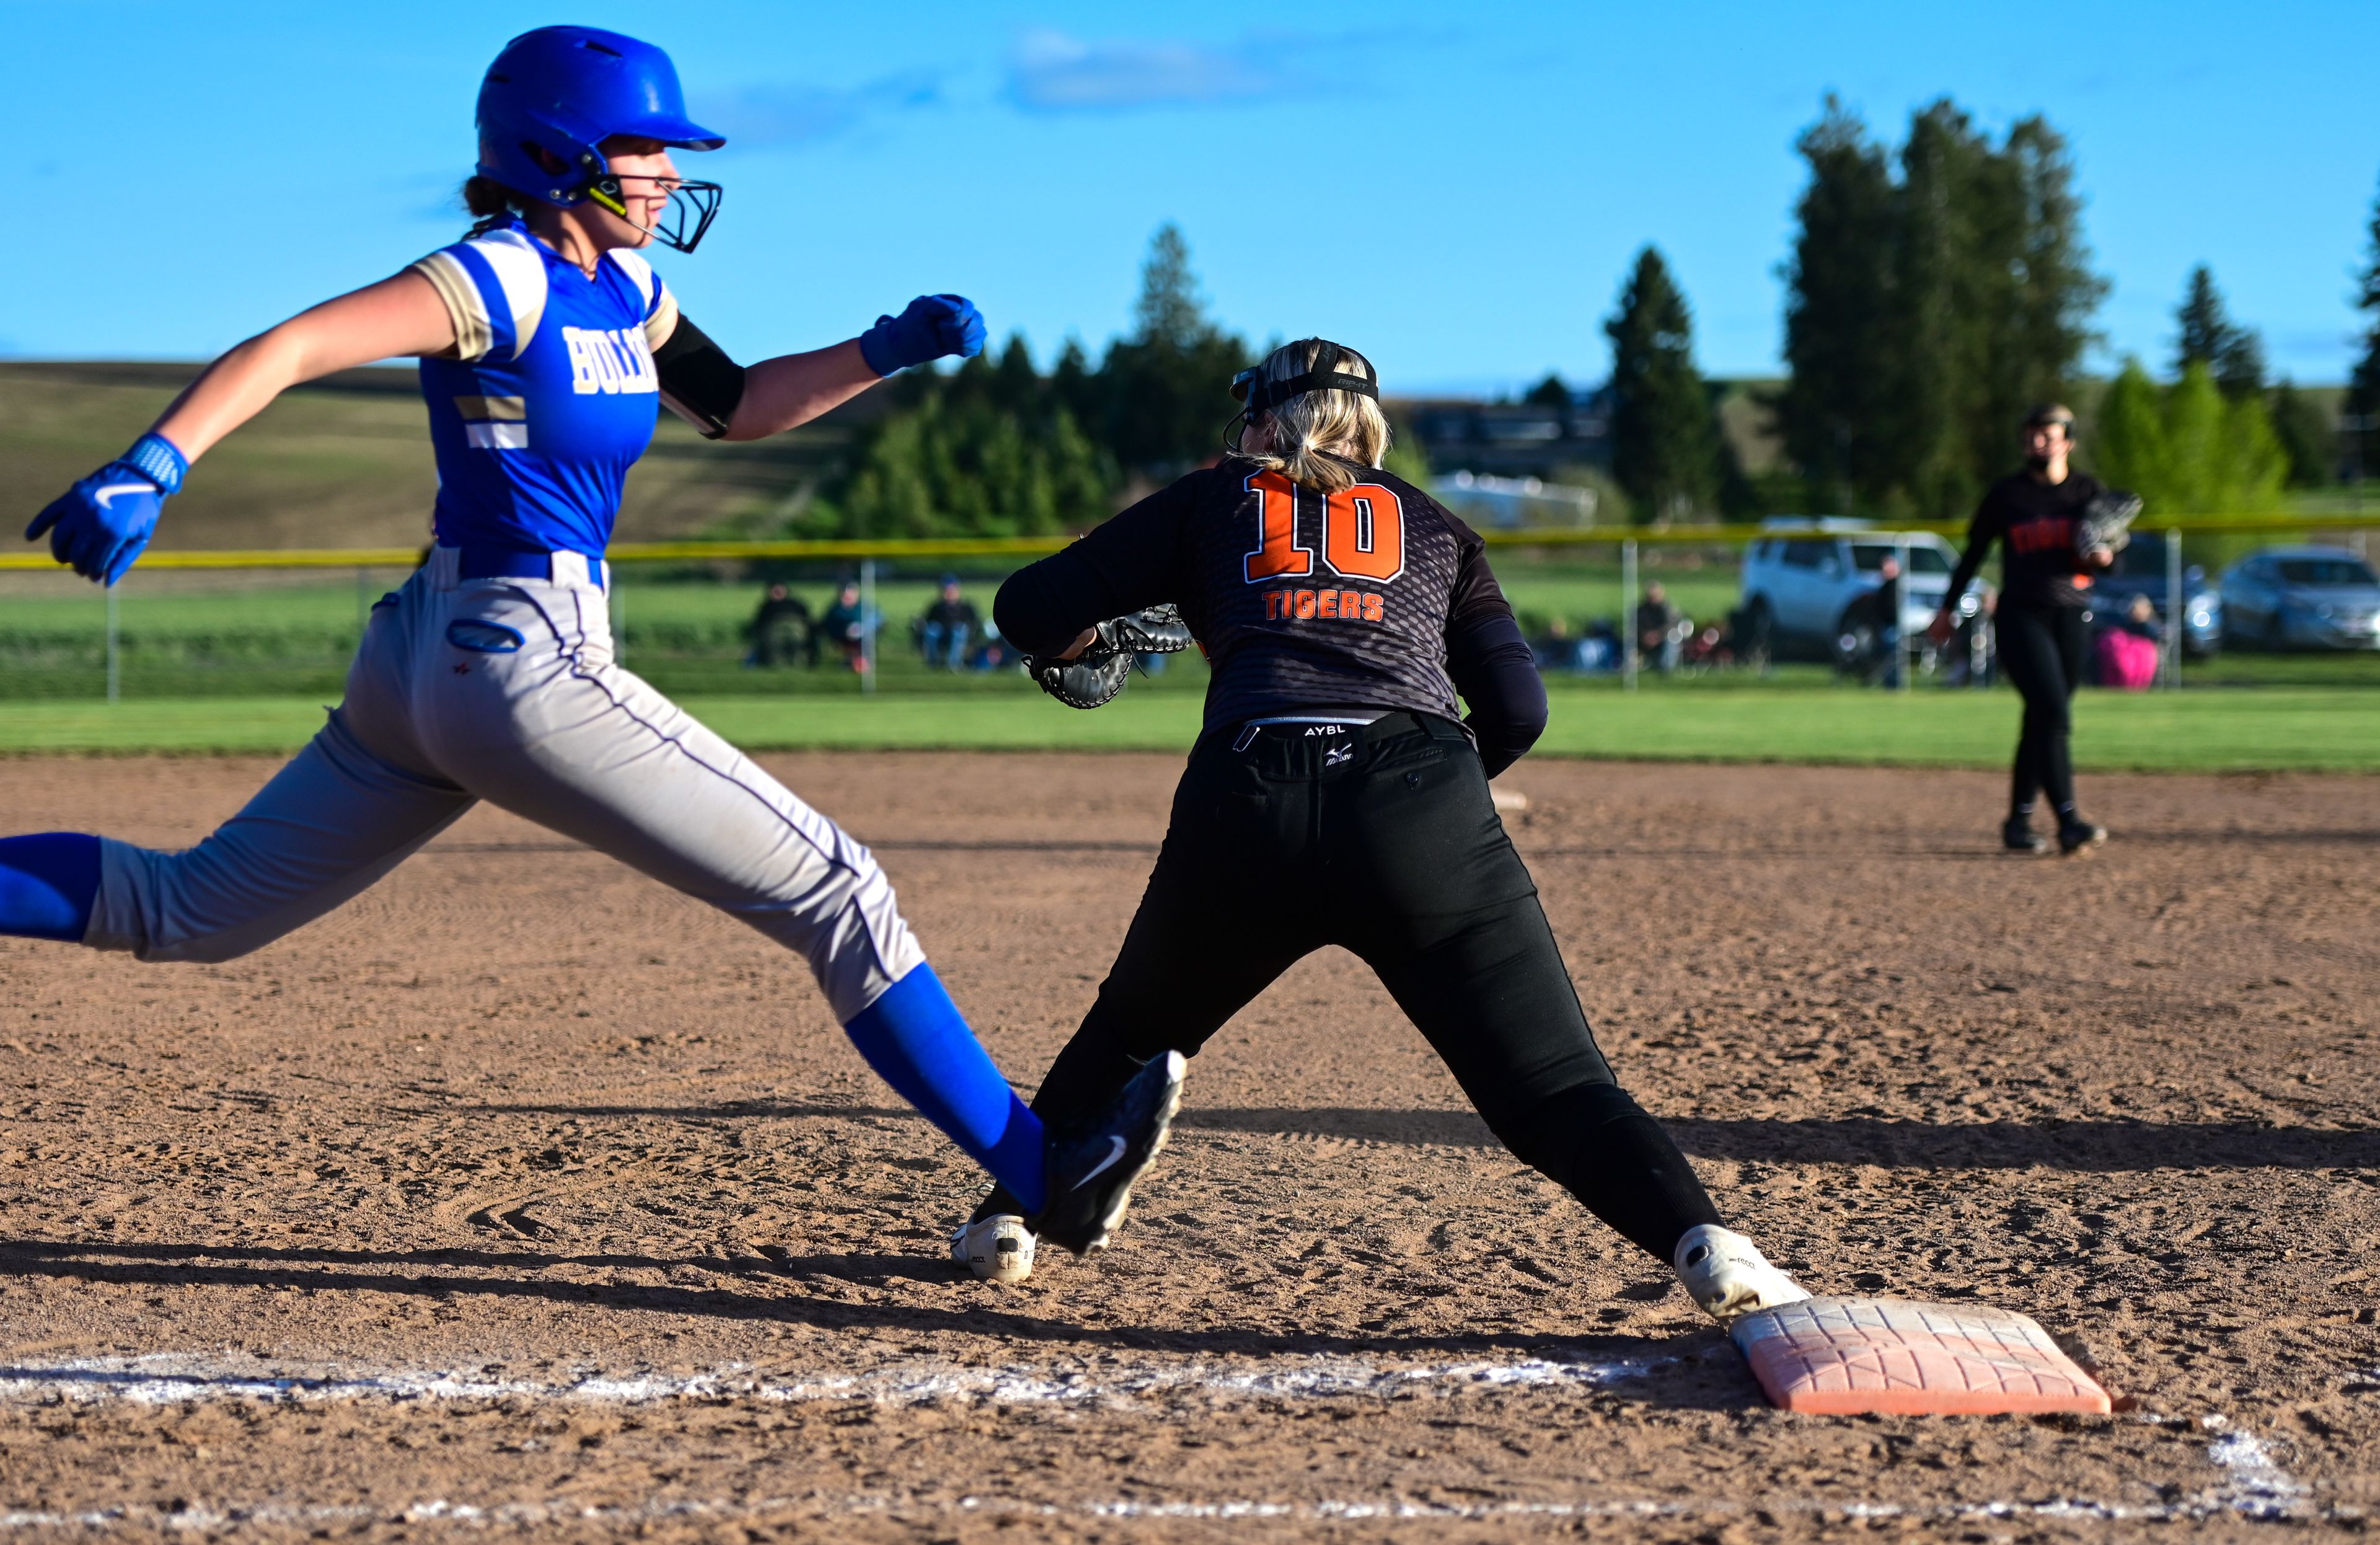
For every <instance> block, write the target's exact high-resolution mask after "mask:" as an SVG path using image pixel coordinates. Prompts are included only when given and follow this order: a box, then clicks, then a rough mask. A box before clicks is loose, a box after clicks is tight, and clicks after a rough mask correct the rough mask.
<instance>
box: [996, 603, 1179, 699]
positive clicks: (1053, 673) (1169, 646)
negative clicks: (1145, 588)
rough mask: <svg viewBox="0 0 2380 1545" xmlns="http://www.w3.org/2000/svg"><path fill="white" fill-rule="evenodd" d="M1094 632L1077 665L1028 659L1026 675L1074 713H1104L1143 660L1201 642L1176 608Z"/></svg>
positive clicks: (1119, 620) (1123, 619)
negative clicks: (1079, 710)
mask: <svg viewBox="0 0 2380 1545" xmlns="http://www.w3.org/2000/svg"><path fill="white" fill-rule="evenodd" d="M1092 632H1093V633H1094V634H1096V635H1097V637H1095V638H1093V639H1091V641H1090V643H1089V645H1088V646H1087V647H1086V648H1085V649H1084V651H1083V652H1082V653H1080V654H1078V655H1076V656H1075V658H1074V659H1072V660H1060V659H1058V658H1056V657H1055V656H1052V655H1042V654H1028V655H1026V657H1025V671H1026V675H1030V676H1031V677H1032V678H1033V679H1034V680H1035V681H1037V682H1038V683H1039V684H1040V686H1041V690H1043V691H1044V692H1047V693H1049V694H1050V696H1051V697H1053V698H1055V699H1057V700H1059V701H1060V702H1062V703H1064V704H1065V705H1066V706H1067V707H1068V708H1098V707H1099V706H1101V705H1102V704H1104V703H1108V702H1111V701H1113V700H1114V699H1115V695H1116V694H1117V693H1119V692H1121V691H1123V684H1124V680H1125V678H1126V677H1128V676H1130V675H1132V667H1133V664H1134V662H1135V661H1136V660H1137V659H1138V658H1139V657H1140V656H1141V655H1144V654H1172V653H1174V652H1175V651H1179V650H1185V649H1188V648H1189V647H1190V646H1191V645H1192V644H1193V643H1195V642H1196V639H1192V638H1191V637H1190V625H1189V624H1187V623H1185V622H1184V621H1183V620H1182V614H1181V612H1180V611H1178V610H1177V609H1175V608H1174V607H1172V606H1151V607H1150V608H1149V609H1148V610H1147V611H1146V612H1135V613H1133V614H1130V615H1129V616H1122V617H1116V618H1113V619H1111V620H1110V621H1108V622H1103V623H1101V624H1099V627H1096V628H1094V629H1092Z"/></svg>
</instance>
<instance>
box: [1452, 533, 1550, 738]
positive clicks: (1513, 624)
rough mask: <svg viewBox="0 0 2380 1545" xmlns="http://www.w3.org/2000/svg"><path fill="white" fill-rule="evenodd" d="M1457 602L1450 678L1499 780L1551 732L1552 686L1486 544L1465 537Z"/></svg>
mask: <svg viewBox="0 0 2380 1545" xmlns="http://www.w3.org/2000/svg"><path fill="white" fill-rule="evenodd" d="M1463 536H1464V537H1465V538H1466V539H1467V540H1466V541H1464V543H1463V559H1462V564H1461V566H1460V567H1459V568H1458V569H1457V570H1456V574H1455V581H1454V601H1453V604H1452V605H1451V606H1450V607H1449V608H1448V609H1447V614H1446V674H1447V675H1448V676H1449V677H1450V678H1451V680H1452V681H1453V683H1454V689H1455V690H1456V691H1457V692H1459V693H1461V694H1462V695H1463V701H1464V702H1466V703H1468V704H1470V705H1471V716H1470V717H1469V718H1467V719H1465V720H1463V724H1465V725H1467V726H1468V727H1469V728H1470V730H1471V734H1472V736H1474V738H1475V739H1476V740H1477V741H1478V742H1479V760H1480V761H1481V763H1482V764H1484V765H1485V766H1486V768H1487V769H1488V776H1489V777H1491V778H1492V777H1494V776H1496V775H1497V774H1498V773H1500V772H1503V771H1504V770H1505V769H1506V768H1508V767H1510V766H1512V764H1513V763H1514V762H1516V761H1518V760H1521V757H1522V755H1523V754H1524V753H1525V752H1526V751H1527V750H1528V748H1530V747H1532V746H1534V745H1536V743H1537V736H1541V735H1543V734H1544V733H1545V732H1546V714H1547V706H1546V684H1545V681H1544V679H1543V678H1542V677H1540V676H1539V675H1537V665H1536V655H1535V654H1534V653H1533V652H1532V651H1530V649H1529V643H1528V640H1527V639H1524V638H1523V637H1521V624H1520V622H1519V620H1518V619H1517V618H1515V617H1514V616H1513V615H1512V602H1509V601H1506V600H1505V599H1504V588H1503V587H1502V586H1501V585H1499V584H1498V583H1496V576H1495V574H1494V572H1493V571H1492V570H1490V569H1489V568H1488V554H1487V551H1486V549H1487V544H1486V543H1485V542H1482V541H1479V539H1478V538H1477V537H1475V536H1473V535H1472V534H1471V533H1470V532H1469V531H1468V530H1465V531H1464V532H1463Z"/></svg>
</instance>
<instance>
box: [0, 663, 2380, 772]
mask: <svg viewBox="0 0 2380 1545" xmlns="http://www.w3.org/2000/svg"><path fill="white" fill-rule="evenodd" d="M685 704H686V708H687V709H689V710H690V711H691V712H694V713H695V714H697V715H698V717H700V718H701V719H702V720H703V721H704V722H705V723H707V724H710V725H711V726H712V727H713V728H715V729H717V730H718V731H719V732H720V733H721V734H722V735H724V736H727V737H728V738H729V739H731V740H733V741H735V743H736V744H738V745H740V746H743V747H746V748H749V749H753V750H793V749H807V748H853V749H868V748H883V749H894V748H958V749H981V750H1066V749H1080V750H1152V751H1182V750H1184V749H1186V748H1188V746H1189V744H1190V742H1191V739H1192V738H1193V737H1194V736H1195V735H1196V730H1197V723H1198V703H1197V700H1196V698H1195V697H1194V696H1192V695H1191V694H1188V693H1182V692H1151V691H1140V692H1135V691H1131V690H1127V691H1126V692H1125V694H1124V695H1123V697H1122V698H1121V699H1119V700H1117V701H1115V702H1113V703H1111V704H1110V705H1109V706H1108V707H1106V708H1103V709H1099V710H1098V711H1096V712H1088V713H1083V712H1075V711H1073V710H1070V709H1065V708H1062V707H1060V706H1059V705H1058V704H1056V703H1054V702H1050V701H1048V700H1042V699H1039V698H1027V697H1023V696H1017V695H1010V694H1005V693H1003V694H999V695H990V694H985V693H979V692H978V693H971V694H967V695H964V696H960V695H952V696H930V695H926V694H922V693H898V694H887V695H885V696H883V697H880V698H874V699H868V698H859V697H840V698H816V697H804V698H785V697H730V696H689V697H687V698H686V700H685ZM2076 717H2077V733H2076V737H2075V741H2076V743H2075V754H2076V759H2077V760H2078V762H2079V763H2080V764H2081V765H2082V766H2083V767H2085V768H2088V769H2092V770H2096V771H2115V770H2138V771H2149V772H2285V771H2326V772H2373V771H2380V696H2375V695H2374V693H2373V692H2372V691H2371V690H2369V689H2362V690H2359V689H2356V688H2352V687H2334V688H2324V687H2265V688H2260V689H2255V690H2240V689H2213V690H2205V691H2197V692H2187V691H2186V692H2181V693H2178V694H2175V693H2154V694H2144V695H2138V696H2135V695H2131V694H2124V695H2118V694H2113V693H2104V692H2086V693H2084V694H2083V698H2082V700H2081V701H2080V703H2079V704H2078V705H2077V715H2076ZM2016 720H2017V701H2016V698H2015V695H2014V694H2013V693H2011V692H2009V691H2006V690H2004V689H2003V690H1999V691H1995V692H1990V693H1969V692H1956V691H1921V692H1913V693H1911V694H1910V695H1908V696H1907V697H1900V696H1897V695H1894V694H1891V693H1885V692H1874V691H1855V690H1851V689H1847V688H1836V687H1800V688H1797V687H1790V686H1773V687H1712V686H1696V687H1682V688H1681V687H1661V686H1657V685H1648V686H1647V687H1646V688H1645V690H1643V691H1640V692H1637V693H1634V694H1633V695H1632V694H1628V693H1623V692H1621V691H1620V690H1618V689H1617V688H1616V687H1611V686H1609V685H1603V684H1597V685H1591V686H1587V685H1580V686H1573V685H1571V684H1568V683H1560V684H1557V685H1556V686H1555V687H1554V690H1553V723H1552V725H1551V727H1550V728H1549V729H1548V731H1547V733H1546V737H1545V739H1544V741H1543V742H1542V743H1541V744H1540V746H1539V748H1538V754H1541V755H1554V756H1573V757H1602V758H1621V759H1629V760H1678V761H1780V762H1851V763H1868V764H1876V765H1902V766H1936V767H1961V766H1963V767H1998V766H2001V765H2004V764H2005V762H2006V760H2007V759H2008V754H2009V750H2010V746H2011V745H2012V743H2013V741H2014V737H2015V734H2016ZM321 723H322V700H321V699H319V698H315V699H305V698H286V697H284V698H215V699H206V700H126V701H124V702H121V703H118V704H116V705H115V706H113V707H110V706H109V705H108V704H106V703H104V702H91V701H35V702H12V703H0V754H9V753H13V754H18V755H28V754H37V753H42V752H100V753H117V754H125V753H134V752H152V751H180V752H237V751H257V752H274V751H288V750H292V749H295V748H297V746H299V745H301V744H302V743H303V742H304V741H305V739H306V737H307V736H310V735H311V734H312V733H313V731H314V729H315V727H316V726H317V725H319V724H321Z"/></svg>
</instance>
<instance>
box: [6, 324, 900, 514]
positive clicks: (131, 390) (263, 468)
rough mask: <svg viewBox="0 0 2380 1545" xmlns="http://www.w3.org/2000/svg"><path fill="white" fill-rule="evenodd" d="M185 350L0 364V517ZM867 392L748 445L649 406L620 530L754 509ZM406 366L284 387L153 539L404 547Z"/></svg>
mask: <svg viewBox="0 0 2380 1545" xmlns="http://www.w3.org/2000/svg"><path fill="white" fill-rule="evenodd" d="M197 373H198V367H197V366H195V365H187V364H171V363H164V364H116V363H73V364H31V363H21V362H9V363H0V466H5V467H6V468H7V469H8V487H7V490H6V493H5V494H0V522H14V525H15V529H19V530H21V529H23V527H24V525H25V523H26V522H27V521H29V520H30V519H31V518H32V517H33V515H34V513H35V512H36V511H38V510H39V509H40V508H41V507H42V505H44V504H46V503H48V502H49V500H50V499H51V498H52V497H53V496H54V495H55V493H56V492H57V491H58V490H59V489H62V488H64V487H65V486H66V485H67V483H69V482H71V481H74V480H75V479H77V478H79V477H81V476H82V475H83V474H84V473H86V472H88V471H90V470H91V468H93V467H96V466H98V465H99V464H100V463H102V462H103V461H104V460H106V459H107V458H108V457H109V456H114V455H115V454H116V453H117V452H119V451H121V450H123V449H124V447H125V446H127V445H128V444H131V443H132V442H133V440H134V439H136V438H138V437H139V435H140V432H142V431H143V430H145V429H147V428H148V427H149V425H150V423H151V422H152V420H155V418H156V417H157V415H158V414H159V413H160V412H162V411H163V410H164V408H165V405H166V404H167V403H170V402H171V401H173V400H174V395H175V394H176V393H177V392H179V391H180V390H181V389H182V388H183V387H184V386H186V385H188V383H189V382H190V380H191V378H192V377H193V376H195V375H196V374H197ZM873 396H874V395H873V394H871V396H870V397H862V398H860V399H859V400H858V401H856V402H854V403H851V404H848V405H846V406H845V407H844V408H838V409H837V410H835V411H834V412H832V413H830V414H828V415H827V416H826V417H825V418H824V419H822V420H820V421H819V422H817V423H816V424H812V425H808V426H807V427H805V428H803V429H800V430H797V431H795V432H793V433H791V434H786V435H781V436H779V437H778V438H776V439H774V440H771V441H768V442H766V443H764V444H758V445H716V444H710V443H709V442H707V441H705V440H703V439H702V438H701V437H700V436H699V435H697V434H696V433H695V432H693V431H692V430H691V429H688V428H687V427H686V425H685V424H683V423H680V422H679V421H678V420H676V419H675V418H674V417H672V416H671V415H669V414H667V413H664V414H662V421H661V429H660V432H659V433H658V434H657V435H656V436H655V438H654V442H653V447H652V450H651V451H650V453H648V454H647V456H645V458H644V460H643V461H641V462H639V463H638V464H637V468H636V469H635V470H634V471H632V472H630V473H629V474H628V489H627V497H626V499H625V502H624V505H623V507H622V511H621V518H620V525H619V537H620V540H622V541H662V540H666V539H669V538H673V537H683V536H686V535H689V534H691V533H693V532H695V531H698V530H699V529H703V528H705V527H708V526H711V525H713V524H715V523H717V522H719V521H721V520H729V519H737V518H747V517H753V516H756V515H762V514H766V513H767V512H769V511H771V510H774V509H777V508H779V507H781V506H783V505H786V503H787V501H788V500H789V499H793V498H797V497H798V496H799V495H800V493H802V491H803V490H804V489H805V488H807V487H808V486H809V485H811V484H812V483H814V482H815V481H818V480H820V479H821V478H823V477H824V476H826V475H827V473H828V472H829V471H830V470H831V469H832V467H833V465H834V462H835V460H836V459H837V457H838V456H840V455H841V454H842V451H843V448H844V445H845V444H846V443H847V442H848V441H849V440H850V438H851V435H852V432H853V430H854V429H855V428H856V426H857V425H859V424H861V423H864V422H866V421H868V419H870V418H872V417H873V416H874V415H875V414H877V413H879V412H880V411H882V405H881V403H880V401H878V400H871V398H872V397H873ZM423 412H424V410H423V408H422V404H421V395H420V392H419V389H418V388H417V386H416V385H415V378H414V372H413V371H412V370H411V369H410V368H409V367H408V368H395V367H388V366H373V367H370V368H368V369H364V370H357V371H342V372H341V373H339V374H337V375H334V376H329V377H326V378H324V379H323V380H322V381H318V382H314V383H310V384H309V385H305V386H300V387H298V388H297V390H295V391H292V392H290V393H288V394H286V395H284V396H283V397H282V398H281V400H280V401H278V402H276V403H274V404H273V406H272V407H271V408H267V409H265V411H264V412H263V413H262V414H261V415H260V416H259V417H258V418H257V419H256V420H255V421H254V422H253V423H250V424H249V425H248V426H246V427H245V428H243V429H241V430H240V431H239V432H237V434H234V435H233V436H232V437H231V438H230V439H228V440H226V441H225V442H224V443H223V444H221V445H219V446H217V447H216V448H215V449H214V450H213V451H212V452H211V453H210V454H209V455H208V456H207V458H206V461H205V464H204V465H203V466H202V467H201V468H200V470H199V472H197V473H196V474H194V475H193V476H192V477H191V479H190V481H189V486H188V488H187V489H186V490H184V492H183V493H182V494H181V495H180V496H179V497H178V498H176V500H175V501H174V503H173V505H172V507H171V509H170V511H169V512H168V514H167V516H166V517H165V521H164V525H163V526H162V527H160V528H159V529H158V533H157V541H156V546H157V548H158V550H159V551H161V552H163V551H170V550H174V549H206V548H225V547H233V548H275V547H402V546H408V545H411V544H414V543H418V542H422V541H428V540H429V530H430V524H429V523H430V506H431V499H432V498H433V497H434V496H435V495H436V493H437V491H438V474H437V469H436V468H435V467H433V466H432V464H431V456H430V438H429V434H428V432H427V431H426V430H425V428H424V426H423Z"/></svg>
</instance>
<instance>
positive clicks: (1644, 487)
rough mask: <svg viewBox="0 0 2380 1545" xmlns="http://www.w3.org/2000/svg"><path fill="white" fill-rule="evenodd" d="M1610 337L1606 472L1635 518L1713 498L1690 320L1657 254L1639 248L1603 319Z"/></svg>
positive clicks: (1677, 512)
mask: <svg viewBox="0 0 2380 1545" xmlns="http://www.w3.org/2000/svg"><path fill="white" fill-rule="evenodd" d="M1604 332H1605V333H1606V334H1608V335H1609V336H1610V339H1611V397H1612V408H1611V470H1612V476H1613V477H1614V479H1615V480H1617V481H1618V482H1619V483H1620V486H1621V488H1623V489H1625V490H1626V491H1627V493H1628V496H1629V497H1630V498H1631V499H1632V500H1633V501H1634V502H1635V505H1636V513H1637V517H1638V518H1639V519H1642V520H1675V519H1679V518H1682V517H1687V516H1690V515H1692V514H1693V513H1694V512H1695V511H1697V510H1710V509H1712V508H1713V507H1714V506H1715V505H1716V502H1717V496H1718V481H1719V463H1718V427H1717V425H1716V424H1715V423H1714V422H1713V420H1712V415H1711V405H1710V395H1709V393H1708V392H1706V390H1705V389H1704V387H1703V382H1702V377H1701V376H1700V375H1699V374H1697V373H1696V372H1695V371H1694V322H1693V318H1692V315H1691V314H1690V313H1689V311H1688V310H1687V307H1686V298H1685V296H1684V295H1683V294H1682V293H1681V292H1680V290H1679V289H1678V286H1677V284H1676V282H1675V281H1674V280H1672V279H1671V278H1670V270H1669V265H1668V264H1666V263H1664V262H1662V261H1661V254H1660V252H1659V251H1658V249H1654V248H1651V247H1647V248H1645V249H1644V251H1642V252H1641V253H1639V254H1638V255H1637V258H1636V266H1635V268H1634V270H1633V272H1632V273H1631V274H1630V275H1629V278H1628V283H1627V286H1626V287H1625V288H1624V289H1623V290H1622V291H1621V298H1620V307H1619V310H1617V311H1616V312H1614V313H1613V315H1612V317H1611V319H1610V320H1609V322H1606V323H1604Z"/></svg>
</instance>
